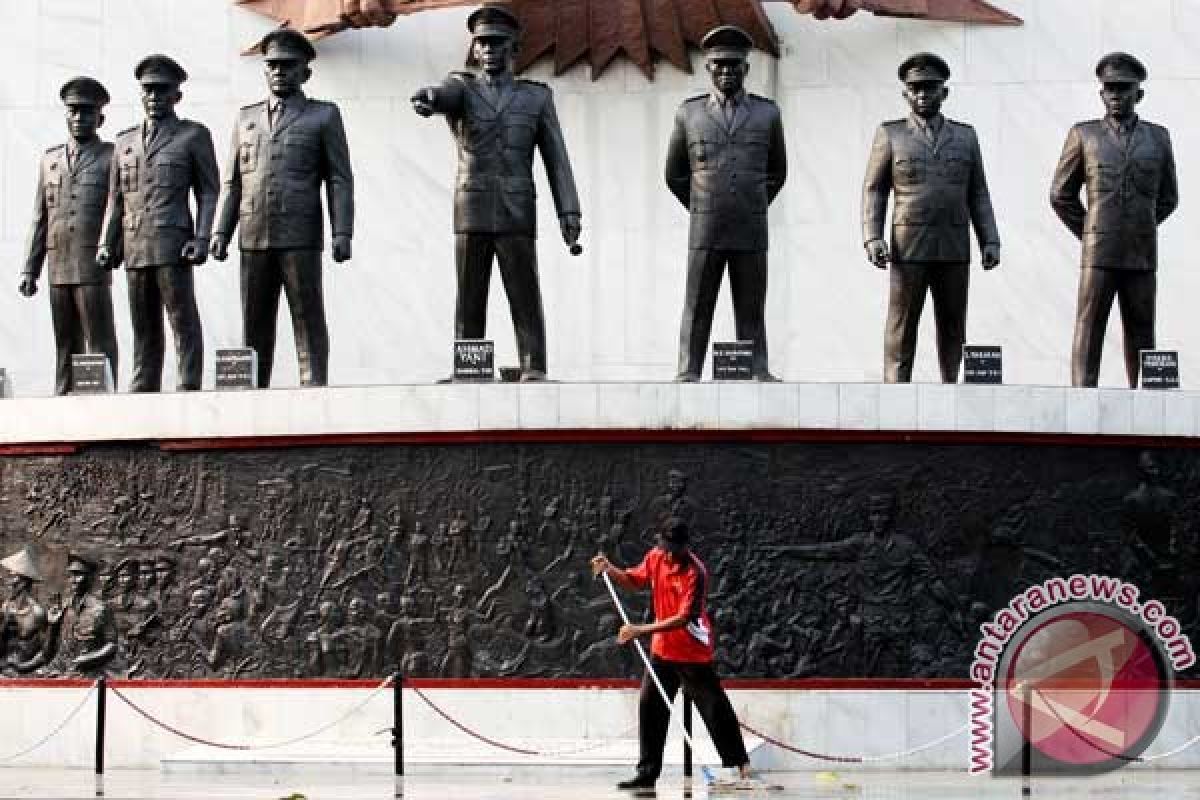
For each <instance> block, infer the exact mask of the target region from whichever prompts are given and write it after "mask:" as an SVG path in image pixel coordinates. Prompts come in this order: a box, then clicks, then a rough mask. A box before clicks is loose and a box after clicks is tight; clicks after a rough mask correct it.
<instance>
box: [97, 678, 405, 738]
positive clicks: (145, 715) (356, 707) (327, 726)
mask: <svg viewBox="0 0 1200 800" xmlns="http://www.w3.org/2000/svg"><path fill="white" fill-rule="evenodd" d="M391 685H392V678H391V676H389V677H387V678H385V679H384V680H383V682H382V683H380V684H379V686H377V687H375V689H373V690H372V691H371V693H370V694H369V695H367V696H366V697H365V698H364V699H363V700H362V701H360V702H358V703H356V704H355V705H353V706H351V707H350V709H349V710H348V711H346V713H344V714H342V715H341V716H340V717H338V718H336V719H334V720H333V721H332V722H328V723H326V724H325V725H322V726H321V727H319V728H317V729H316V730H313V731H310V732H309V733H306V734H303V735H302V736H294V737H292V738H290V739H284V740H283V741H280V742H271V743H269V744H256V745H251V744H228V743H225V742H215V741H212V740H209V739H204V738H202V737H199V736H194V735H192V734H190V733H188V732H186V731H183V730H180V729H179V728H176V727H175V726H174V725H171V724H170V723H168V722H164V721H162V720H160V719H158V718H157V717H155V716H154V715H153V714H151V713H150V712H148V711H146V710H145V709H143V708H142V707H141V706H139V705H138V704H137V703H135V702H133V701H132V700H130V699H129V698H128V697H126V696H125V695H124V694H123V693H122V692H121V690H120V689H118V688H116V687H110V689H111V691H112V693H113V694H115V695H116V696H117V698H118V699H120V700H121V702H122V703H124V704H125V705H127V706H129V707H130V708H131V709H133V711H134V712H136V713H137V714H138V715H139V716H141V717H142V718H143V719H145V720H146V721H147V722H149V723H151V724H152V725H156V726H158V727H159V728H162V729H163V730H165V731H168V732H170V733H173V734H175V735H176V736H178V737H179V738H181V739H186V740H187V741H189V742H193V743H195V744H202V745H205V746H207V747H216V748H219V749H221V750H238V751H253V750H274V749H277V748H280V747H287V746H288V745H293V744H297V743H299V742H303V741H305V740H307V739H312V738H314V737H316V736H320V735H321V734H322V733H324V732H325V731H327V730H329V729H330V728H333V727H334V726H336V725H340V724H341V723H342V722H345V721H346V720H347V719H349V718H350V717H352V716H354V715H355V714H357V713H358V712H359V711H361V710H362V709H363V708H364V707H366V705H367V704H368V703H370V702H371V701H372V700H374V699H375V698H376V697H378V696H379V694H380V693H381V692H382V691H384V690H385V689H387V688H388V687H389V686H391Z"/></svg>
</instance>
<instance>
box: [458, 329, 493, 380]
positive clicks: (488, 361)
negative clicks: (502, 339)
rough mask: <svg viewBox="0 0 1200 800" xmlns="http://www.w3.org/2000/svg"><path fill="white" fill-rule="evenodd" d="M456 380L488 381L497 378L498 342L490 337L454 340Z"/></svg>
mask: <svg viewBox="0 0 1200 800" xmlns="http://www.w3.org/2000/svg"><path fill="white" fill-rule="evenodd" d="M454 380H456V381H468V382H487V381H494V380H496V343H495V342H493V341H492V340H490V339H456V340H455V341H454Z"/></svg>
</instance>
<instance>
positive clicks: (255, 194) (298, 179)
mask: <svg viewBox="0 0 1200 800" xmlns="http://www.w3.org/2000/svg"><path fill="white" fill-rule="evenodd" d="M260 48H261V50H262V52H263V59H264V61H265V63H266V69H265V72H266V76H267V86H268V88H269V89H270V92H271V96H270V97H269V98H268V99H267V100H263V101H261V102H258V103H254V104H253V105H249V106H246V107H245V108H243V109H242V110H241V112H240V113H239V114H238V120H237V125H236V127H235V128H234V131H233V145H232V152H231V154H230V157H229V165H228V167H227V169H226V170H225V184H224V192H223V195H222V198H221V208H220V212H219V213H218V215H217V224H216V230H215V232H214V233H213V239H212V255H213V258H215V259H217V260H218V261H224V260H225V259H226V258H227V257H228V255H229V240H230V238H231V237H232V236H233V231H234V229H235V228H237V227H238V225H239V222H240V224H241V233H240V237H239V248H240V250H241V259H242V263H241V286H242V292H241V296H242V339H243V343H244V344H245V345H246V347H252V348H254V350H255V352H257V353H258V385H259V387H260V388H265V387H267V386H270V385H271V368H272V366H273V365H274V362H275V326H276V318H277V317H278V316H279V293H280V291H281V290H282V291H284V292H286V293H287V301H288V309H289V311H290V312H291V316H292V330H293V332H294V336H295V341H296V354H297V358H298V360H299V362H300V385H301V386H325V385H326V384H327V383H328V382H329V330H328V328H327V327H326V324H325V298H324V295H323V293H322V286H321V251H322V249H323V245H324V220H323V219H322V214H321V184H322V183H324V184H325V191H326V194H327V198H328V203H329V222H330V226H331V228H332V229H333V260H334V261H336V262H338V263H339V264H340V263H342V262H344V261H348V260H350V257H351V237H352V236H353V235H354V174H353V172H352V171H351V168H350V148H349V146H348V145H347V143H346V132H345V129H344V128H343V127H342V116H341V112H340V111H339V110H338V107H337V106H336V105H334V104H333V103H326V102H324V101H321V100H310V99H309V98H308V97H306V96H305V94H304V91H303V89H302V87H303V85H304V84H305V82H307V81H308V79H309V77H311V76H312V70H311V69H310V68H309V62H311V61H312V60H313V59H314V58H316V57H317V51H316V50H315V49H313V46H312V44H310V43H309V41H308V39H307V38H305V36H304V34H302V33H299V32H298V31H294V30H290V29H288V28H280V29H278V30H275V31H272V32H271V33H268V34H267V35H266V37H265V38H264V39H263V40H262V42H261V44H260Z"/></svg>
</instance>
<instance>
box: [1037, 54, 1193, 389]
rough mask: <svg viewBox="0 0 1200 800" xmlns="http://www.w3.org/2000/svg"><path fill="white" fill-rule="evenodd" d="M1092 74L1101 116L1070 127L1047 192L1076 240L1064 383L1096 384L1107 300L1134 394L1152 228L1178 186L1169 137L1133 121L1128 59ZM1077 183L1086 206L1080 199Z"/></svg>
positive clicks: (1136, 76) (1148, 293) (1149, 298)
mask: <svg viewBox="0 0 1200 800" xmlns="http://www.w3.org/2000/svg"><path fill="white" fill-rule="evenodd" d="M1096 77H1097V78H1099V79H1100V83H1101V84H1102V88H1101V90H1100V98H1101V99H1102V100H1103V101H1104V108H1105V111H1106V112H1107V113H1106V114H1105V116H1104V119H1101V120H1092V121H1090V122H1081V123H1079V124H1078V125H1076V126H1075V127H1073V128H1072V129H1071V132H1070V133H1069V134H1068V135H1067V143H1066V146H1065V147H1064V148H1063V153H1062V158H1061V159H1060V160H1059V162H1058V169H1057V171H1056V172H1055V174H1054V186H1053V188H1052V189H1051V190H1050V202H1051V204H1052V205H1053V206H1054V210H1055V211H1056V212H1057V213H1058V216H1059V217H1060V218H1061V219H1062V221H1063V224H1064V225H1066V226H1067V228H1068V229H1069V230H1070V231H1071V233H1073V234H1075V236H1076V237H1077V238H1078V239H1080V241H1082V242H1083V259H1082V264H1081V266H1082V269H1081V270H1080V273H1079V301H1078V307H1077V309H1076V313H1075V341H1074V346H1073V347H1072V351H1071V383H1072V385H1074V386H1095V385H1096V384H1097V383H1098V382H1099V380H1100V356H1101V351H1102V350H1103V346H1104V330H1105V328H1107V327H1108V314H1109V312H1110V311H1111V310H1112V303H1113V297H1114V296H1115V297H1116V298H1117V300H1118V302H1119V303H1120V304H1121V324H1122V326H1123V327H1124V329H1125V371H1126V373H1127V375H1128V377H1129V386H1130V387H1131V388H1136V387H1137V385H1138V376H1139V372H1140V369H1139V367H1140V364H1139V361H1140V356H1139V351H1140V350H1152V349H1154V311H1155V300H1156V295H1157V291H1158V279H1157V274H1156V270H1157V269H1158V226H1159V225H1161V224H1162V223H1163V222H1164V221H1165V220H1166V219H1167V217H1169V216H1171V213H1172V212H1173V211H1175V207H1176V206H1177V205H1178V204H1179V186H1178V183H1177V181H1176V175H1175V155H1174V153H1173V151H1172V149H1171V136H1170V134H1169V133H1167V129H1166V128H1163V127H1161V126H1159V125H1155V124H1154V123H1151V122H1146V121H1145V120H1143V119H1140V118H1139V117H1138V115H1137V111H1136V109H1137V104H1138V103H1140V102H1141V101H1142V98H1143V97H1144V96H1145V92H1144V91H1143V90H1142V83H1143V81H1145V80H1146V77H1147V73H1146V68H1145V67H1144V66H1142V63H1141V62H1140V61H1138V60H1137V59H1136V58H1134V57H1133V56H1131V55H1128V54H1127V53H1111V54H1109V55H1107V56H1105V57H1104V58H1102V59H1101V60H1100V63H1099V64H1098V65H1097V66H1096ZM1084 187H1087V205H1086V206H1085V205H1084V204H1083V202H1082V201H1081V200H1080V198H1079V191H1080V189H1082V188H1084Z"/></svg>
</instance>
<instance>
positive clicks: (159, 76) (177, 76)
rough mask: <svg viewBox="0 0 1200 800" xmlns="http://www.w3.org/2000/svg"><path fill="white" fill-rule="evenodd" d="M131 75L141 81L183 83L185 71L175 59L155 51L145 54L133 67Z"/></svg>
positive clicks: (185, 76) (185, 75)
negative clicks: (149, 54)
mask: <svg viewBox="0 0 1200 800" xmlns="http://www.w3.org/2000/svg"><path fill="white" fill-rule="evenodd" d="M133 76H134V77H135V78H137V79H138V80H139V81H141V82H142V83H175V84H179V83H183V82H184V81H186V80H187V78H188V74H187V71H186V70H185V69H184V68H183V67H181V66H179V64H178V63H177V62H176V61H175V59H173V58H171V57H170V56H164V55H162V54H161V53H156V54H154V55H152V56H146V57H145V58H143V59H142V60H141V61H139V62H138V65H137V66H136V67H134V68H133Z"/></svg>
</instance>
